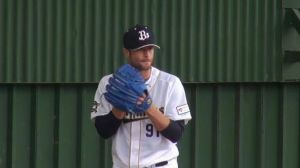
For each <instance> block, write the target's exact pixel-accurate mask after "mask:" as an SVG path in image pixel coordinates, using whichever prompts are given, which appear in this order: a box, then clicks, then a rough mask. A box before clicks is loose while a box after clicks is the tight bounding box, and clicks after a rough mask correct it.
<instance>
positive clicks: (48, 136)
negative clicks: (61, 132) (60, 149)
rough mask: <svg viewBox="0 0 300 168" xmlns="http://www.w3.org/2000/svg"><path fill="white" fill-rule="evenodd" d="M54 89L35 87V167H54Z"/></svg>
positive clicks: (50, 87) (55, 142) (55, 141)
mask: <svg viewBox="0 0 300 168" xmlns="http://www.w3.org/2000/svg"><path fill="white" fill-rule="evenodd" d="M55 94H56V92H55V87H52V86H49V87H48V86H47V87H41V86H38V87H36V97H35V102H36V121H35V123H36V126H35V141H36V144H35V145H36V153H35V154H36V156H35V166H36V167H43V168H52V167H54V163H55V162H54V149H55V148H54V147H55V146H56V145H57V143H58V140H56V139H55V137H54V135H55V130H54V129H55V125H54V124H55V120H56V119H57V116H55V110H56V106H57V104H56V103H57V102H56V101H55Z"/></svg>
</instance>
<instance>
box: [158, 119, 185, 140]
mask: <svg viewBox="0 0 300 168" xmlns="http://www.w3.org/2000/svg"><path fill="white" fill-rule="evenodd" d="M183 131H184V120H178V121H173V120H170V124H169V125H168V127H167V128H165V129H164V130H162V131H161V134H162V135H163V136H164V137H166V138H168V139H169V140H170V141H172V142H173V143H175V142H178V141H179V139H180V138H181V136H182V133H183Z"/></svg>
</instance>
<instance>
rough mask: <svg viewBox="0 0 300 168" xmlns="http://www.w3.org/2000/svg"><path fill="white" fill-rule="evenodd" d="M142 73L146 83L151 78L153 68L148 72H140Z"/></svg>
mask: <svg viewBox="0 0 300 168" xmlns="http://www.w3.org/2000/svg"><path fill="white" fill-rule="evenodd" d="M140 72H141V74H142V76H143V78H144V79H145V81H146V80H148V79H149V78H150V76H151V68H150V69H148V70H143V71H140Z"/></svg>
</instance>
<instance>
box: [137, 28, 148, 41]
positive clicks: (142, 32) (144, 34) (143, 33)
mask: <svg viewBox="0 0 300 168" xmlns="http://www.w3.org/2000/svg"><path fill="white" fill-rule="evenodd" d="M139 34H140V36H139V40H146V39H148V38H149V33H146V32H145V30H141V31H139Z"/></svg>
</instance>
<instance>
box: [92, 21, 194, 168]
mask: <svg viewBox="0 0 300 168" xmlns="http://www.w3.org/2000/svg"><path fill="white" fill-rule="evenodd" d="M123 43H124V49H123V52H124V55H125V58H126V59H127V62H128V64H125V65H123V66H121V67H120V68H119V69H118V70H116V72H115V73H113V74H110V75H106V76H104V77H103V78H102V79H101V80H100V82H99V85H98V88H97V90H96V93H95V97H94V104H93V109H92V112H91V119H92V120H93V121H94V123H95V127H96V129H97V132H98V133H99V135H100V136H101V137H103V138H105V139H107V138H112V158H113V168H150V167H160V168H177V167H178V164H177V157H178V155H179V151H178V148H177V146H176V143H177V141H178V140H179V139H180V138H181V136H182V133H183V131H184V127H185V125H186V124H187V123H188V121H189V120H190V119H191V118H192V117H191V113H190V109H189V106H188V103H187V100H186V95H185V91H184V87H183V85H182V83H181V81H180V80H179V78H178V77H176V76H174V75H172V74H169V73H166V72H164V71H161V70H159V69H157V68H155V67H153V66H152V63H153V58H154V48H159V46H158V45H156V44H155V40H154V34H153V32H152V30H151V29H150V28H149V27H147V26H144V25H136V26H134V27H132V28H130V29H128V31H127V32H125V33H124V36H123Z"/></svg>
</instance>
